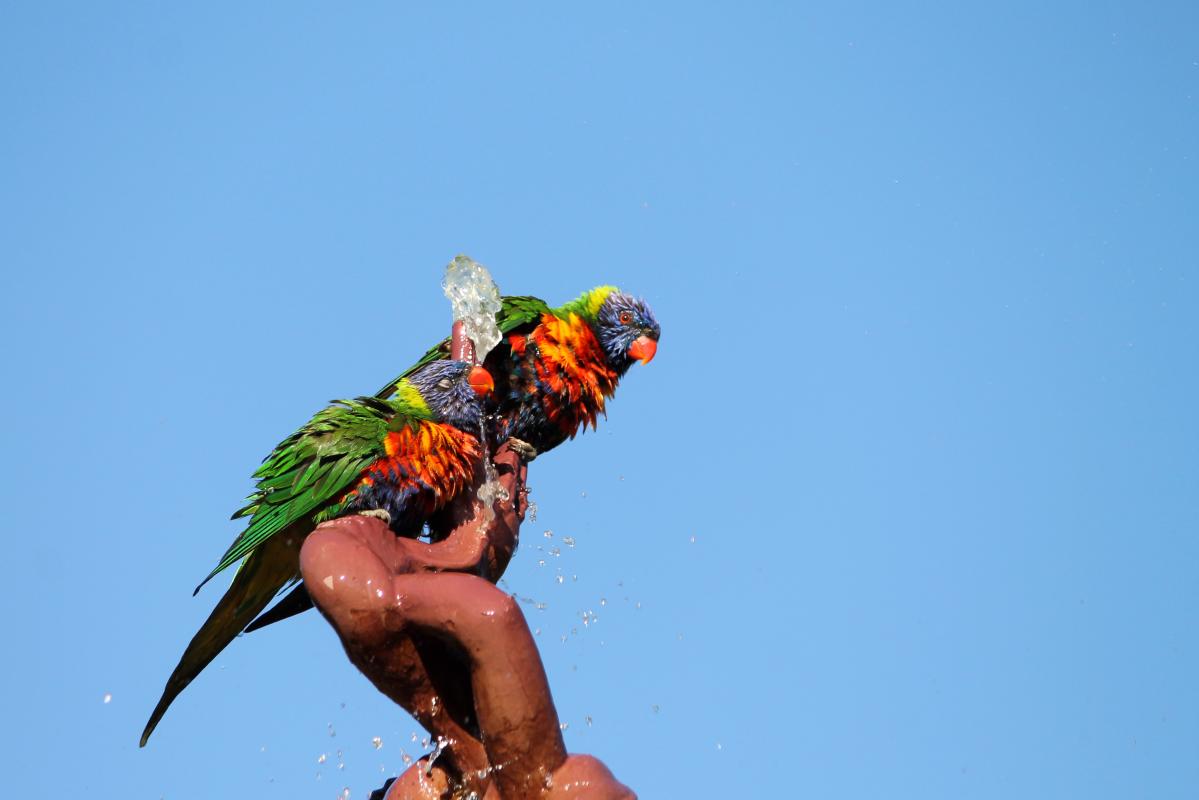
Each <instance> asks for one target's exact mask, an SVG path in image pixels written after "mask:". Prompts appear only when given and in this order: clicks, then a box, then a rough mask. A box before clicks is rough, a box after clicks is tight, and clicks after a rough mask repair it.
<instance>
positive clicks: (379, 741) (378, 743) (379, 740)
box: [371, 736, 383, 750]
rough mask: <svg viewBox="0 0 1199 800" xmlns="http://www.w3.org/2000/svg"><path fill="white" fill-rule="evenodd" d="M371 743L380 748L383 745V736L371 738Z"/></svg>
mask: <svg viewBox="0 0 1199 800" xmlns="http://www.w3.org/2000/svg"><path fill="white" fill-rule="evenodd" d="M371 744H373V745H374V746H375V749H376V750H378V749H379V748H381V747H382V746H383V739H382V737H379V736H376V737H375V738H373V739H371Z"/></svg>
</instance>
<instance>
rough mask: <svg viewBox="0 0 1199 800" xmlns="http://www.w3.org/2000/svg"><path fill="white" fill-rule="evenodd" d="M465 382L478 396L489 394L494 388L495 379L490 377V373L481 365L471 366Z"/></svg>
mask: <svg viewBox="0 0 1199 800" xmlns="http://www.w3.org/2000/svg"><path fill="white" fill-rule="evenodd" d="M466 382H467V383H469V384H470V388H472V389H474V390H475V393H476V394H478V395H480V396H485V395H489V394H491V393H492V392H493V391H494V390H495V381H493V380H492V379H491V373H490V372H488V371H487V370H485V369H483V368H482V367H478V366H475V367H471V368H470V375H468V376H467V377H466Z"/></svg>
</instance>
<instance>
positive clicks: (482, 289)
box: [441, 255, 508, 523]
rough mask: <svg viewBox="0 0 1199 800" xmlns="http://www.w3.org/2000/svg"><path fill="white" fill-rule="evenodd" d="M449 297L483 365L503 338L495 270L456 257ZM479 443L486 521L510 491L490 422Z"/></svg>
mask: <svg viewBox="0 0 1199 800" xmlns="http://www.w3.org/2000/svg"><path fill="white" fill-rule="evenodd" d="M441 287H442V289H443V290H444V291H445V296H446V297H448V298H449V300H450V306H451V307H452V309H453V315H454V320H455V321H458V320H461V321H462V326H463V332H464V333H465V334H466V338H468V339H470V341H471V344H472V345H474V348H475V360H476V361H477V362H478V363H480V364H482V363H483V361H484V360H486V358H487V354H488V353H490V352H491V350H492V348H494V347H495V346H496V345H497V344H499V342H500V339H501V338H502V336H501V334H500V329H499V326H498V325H496V324H495V315H496V314H497V313H498V312H499V310H500V307H501V303H500V289H499V287H498V286H496V285H495V281H494V280H493V279H492V277H491V273H490V272H488V271H487V268H486V267H484V266H483V265H482V264H480V263H479V262H477V261H475V260H474V259H472V258H470V257H468V256H463V255H459V256H455V257H454V260H453V261H451V262H450V263H449V264H448V265H447V266H446V268H445V279H444V280H443V281H442V283H441ZM479 444H480V446H481V447H482V450H483V470H484V473H485V475H486V480H484V482H483V485H482V486H480V487H479V499H480V500H481V501H483V520H484V522H485V523H486V522H490V521H491V519H492V518H493V516H494V513H495V512H494V511H493V509H492V504H493V503H495V501H496V500H507V499H508V491H507V490H506V489H505V488H504V487H503V486H501V485H500V482H499V478H498V476H497V475H496V471H495V465H494V464H493V463H492V462H491V454H492V443H491V441H490V439H489V437H488V435H487V421H486V419H483V420H481V421H480V423H479Z"/></svg>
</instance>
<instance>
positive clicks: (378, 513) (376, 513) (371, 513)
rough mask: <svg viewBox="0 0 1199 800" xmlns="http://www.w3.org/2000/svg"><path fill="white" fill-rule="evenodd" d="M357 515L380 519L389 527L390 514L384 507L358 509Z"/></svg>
mask: <svg viewBox="0 0 1199 800" xmlns="http://www.w3.org/2000/svg"><path fill="white" fill-rule="evenodd" d="M358 516H360V517H374V518H375V519H381V520H383V522H385V523H386V524H387V526H388V527H391V514H389V513H387V509H386V508H368V509H367V510H366V511H359V512H358Z"/></svg>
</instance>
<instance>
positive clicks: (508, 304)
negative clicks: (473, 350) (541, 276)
mask: <svg viewBox="0 0 1199 800" xmlns="http://www.w3.org/2000/svg"><path fill="white" fill-rule="evenodd" d="M552 311H553V309H551V308H550V307H549V306H548V305H546V302H545V301H544V300H542V299H541V298H540V297H530V296H526V295H513V296H511V297H501V298H500V310H499V311H498V312H496V315H495V322H496V325H498V326H499V328H500V333H503V334H508V333H511V332H512V331H514V330H516V329H518V328H521V327H523V326H526V325H535V324H536V323H537V322H539V321H540V320H541V315H542V314H545V313H547V312H552ZM449 357H450V340H449V338H448V337H447V338H445V339H443V340H441V341H440V342H438V343H437V344H435V345H433V347H431V348H429V351H428V352H427V353H425V354H424V355H423V356H421V357H420V360H419V361H417V362H416V363H415V364H413V365H412V366H411V367H409V368H408V369H406V370H404V372H403V373H402V374H401V375H400V376H399V377H398V378H396V379H395V380H393V381H392V382H390V383H388V384H387V385H386V386H384V387H383V388H382V389H380V390H379V391H378V392H376V393H375V397H378V398H387V397H391V396H392V395H393V394H395V391H396V386H397V385H398V384H399V382H400V381H402V380H403V379H404V378H407V377H408V376H410V375H412V373H414V372H416V371H417V370H418V369H420V368H421V367H423V366H425V365H426V364H431V363H432V362H434V361H440V360H441V359H443V358H449Z"/></svg>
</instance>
